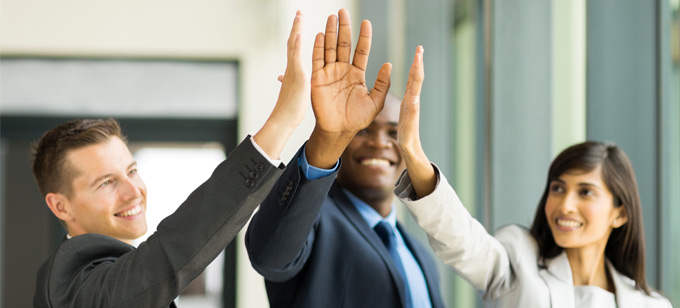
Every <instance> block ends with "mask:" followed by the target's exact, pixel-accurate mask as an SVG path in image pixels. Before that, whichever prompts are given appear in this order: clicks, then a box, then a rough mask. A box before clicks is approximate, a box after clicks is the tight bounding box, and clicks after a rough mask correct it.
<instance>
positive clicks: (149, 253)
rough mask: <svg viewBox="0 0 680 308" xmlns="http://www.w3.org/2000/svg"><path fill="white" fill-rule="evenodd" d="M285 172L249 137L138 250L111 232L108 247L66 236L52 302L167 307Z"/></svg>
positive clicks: (54, 278)
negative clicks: (119, 240) (259, 150)
mask: <svg viewBox="0 0 680 308" xmlns="http://www.w3.org/2000/svg"><path fill="white" fill-rule="evenodd" d="M281 173H282V170H280V169H278V168H277V167H275V166H272V165H271V164H270V163H269V162H268V160H267V158H265V157H263V156H262V155H261V154H260V153H259V152H258V151H257V150H256V149H255V148H254V147H253V144H252V141H251V138H248V139H247V140H244V141H243V142H241V144H240V145H239V146H238V147H237V148H236V149H235V150H234V151H233V152H232V153H231V155H229V157H228V158H227V159H226V160H225V161H224V162H222V163H221V164H220V165H219V166H218V167H217V168H216V169H215V171H214V172H213V174H212V175H211V177H210V178H209V179H208V180H207V181H206V182H205V183H203V184H202V185H201V186H199V187H198V188H197V189H196V190H194V191H193V192H192V193H191V194H190V195H189V197H188V198H187V200H186V201H184V203H183V204H182V205H181V206H180V207H179V208H178V210H177V211H176V212H175V213H174V214H172V215H170V216H168V217H167V218H165V219H164V220H163V221H161V223H160V224H159V225H158V229H157V231H156V232H155V233H154V234H153V235H152V236H151V237H149V238H148V240H147V241H145V242H144V243H142V244H140V245H139V247H138V248H137V249H135V250H132V247H130V246H129V245H127V244H125V243H122V242H118V244H117V246H116V244H115V243H116V241H115V240H113V239H111V240H112V241H113V243H114V244H113V245H107V247H108V248H104V249H101V247H100V248H99V249H98V247H97V244H98V243H97V242H98V241H96V240H95V241H93V240H92V239H93V237H89V239H90V240H89V242H90V243H91V244H90V247H89V248H88V247H87V246H83V245H76V244H78V243H83V240H80V241H79V238H80V237H74V238H73V239H71V240H68V241H67V242H66V243H64V244H62V246H64V245H65V244H66V246H65V247H64V248H60V249H59V252H58V253H57V256H56V257H55V258H54V264H52V265H50V266H51V268H52V269H51V275H50V278H49V279H50V281H49V282H48V285H49V291H48V293H49V297H50V301H51V305H52V306H53V307H163V306H165V307H167V306H168V305H169V304H170V303H171V302H172V301H173V300H174V299H175V298H176V297H177V296H178V295H179V294H180V293H181V291H182V290H183V289H184V288H185V287H186V286H187V285H188V284H189V283H190V282H191V281H192V280H193V279H195V278H196V277H197V276H198V275H199V274H200V273H201V272H202V271H203V270H204V269H205V267H206V266H207V265H208V264H209V263H210V262H211V261H212V260H214V259H215V257H217V255H218V254H219V253H220V252H221V251H222V250H224V248H225V247H226V246H227V244H229V242H231V240H232V239H233V238H234V236H235V235H236V234H237V232H238V231H239V230H240V229H241V228H242V227H243V226H244V225H245V223H246V221H247V220H248V218H250V216H251V214H252V212H253V211H254V210H255V208H256V207H257V206H258V204H259V203H260V202H261V201H262V200H263V199H264V198H265V197H266V196H267V194H268V193H269V191H270V190H271V188H272V185H273V184H274V183H275V181H276V180H277V179H278V177H279V175H280V174H281ZM87 236H88V235H85V237H83V239H88V237H87ZM70 241H73V242H70ZM102 241H104V240H102ZM109 244H110V242H109ZM74 245H76V246H74ZM99 246H102V245H99ZM118 246H120V247H118ZM123 246H127V247H128V248H127V249H128V251H127V252H126V247H123ZM130 250H131V251H130ZM125 252H126V253H125ZM118 256H120V257H118Z"/></svg>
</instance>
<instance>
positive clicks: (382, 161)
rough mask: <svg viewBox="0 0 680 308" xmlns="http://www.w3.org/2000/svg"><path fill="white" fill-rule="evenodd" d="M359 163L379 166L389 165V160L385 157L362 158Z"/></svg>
mask: <svg viewBox="0 0 680 308" xmlns="http://www.w3.org/2000/svg"><path fill="white" fill-rule="evenodd" d="M361 165H362V166H380V167H389V166H390V162H389V161H388V160H387V159H381V158H367V159H362V160H361Z"/></svg>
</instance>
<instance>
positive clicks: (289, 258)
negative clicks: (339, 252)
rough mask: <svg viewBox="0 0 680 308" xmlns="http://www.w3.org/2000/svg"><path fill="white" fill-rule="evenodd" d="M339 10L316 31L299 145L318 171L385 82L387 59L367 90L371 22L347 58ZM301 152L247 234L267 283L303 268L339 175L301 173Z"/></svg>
mask: <svg viewBox="0 0 680 308" xmlns="http://www.w3.org/2000/svg"><path fill="white" fill-rule="evenodd" d="M338 15H339V18H338V16H335V15H331V16H330V17H328V22H327V25H326V33H325V34H321V33H319V34H318V35H317V36H316V41H315V42H314V51H313V61H314V62H313V72H312V83H311V84H312V89H311V94H312V107H313V109H314V116H315V117H316V126H315V128H314V131H313V132H312V135H311V137H310V139H309V142H307V144H306V145H305V146H304V147H303V149H304V151H305V152H304V153H305V156H306V159H307V162H308V164H309V165H310V166H313V167H317V168H322V169H331V168H333V166H336V167H337V165H336V164H337V162H338V159H339V157H340V155H341V154H342V152H343V151H344V150H345V147H346V146H347V144H349V142H350V141H351V140H352V138H353V137H354V135H355V134H356V133H357V132H358V131H359V130H361V129H364V128H366V127H367V126H368V125H369V124H370V123H371V122H372V121H373V119H374V118H375V117H376V115H377V114H378V113H379V112H380V110H382V107H383V105H384V101H385V95H386V93H387V90H388V89H389V84H390V79H389V78H390V70H391V66H390V64H388V63H387V64H385V65H383V67H382V68H381V70H380V72H379V73H378V80H377V81H376V83H375V87H374V89H373V91H371V92H369V91H368V89H367V88H366V85H365V83H366V82H365V71H366V63H367V61H368V54H369V52H370V47H371V23H370V22H368V21H363V22H362V24H361V30H360V36H359V40H358V43H357V46H356V51H355V53H354V61H353V62H352V63H350V62H349V60H350V52H351V51H350V49H351V42H352V33H351V29H350V17H349V13H348V12H347V11H346V10H344V9H342V10H340V12H339V13H338ZM338 22H339V26H338ZM299 157H302V153H301V152H298V155H296V157H294V158H293V160H292V161H291V162H290V164H289V165H288V167H287V168H286V171H285V172H284V174H283V175H282V176H281V178H280V179H279V181H278V182H277V184H276V185H275V186H274V189H273V190H272V192H271V194H270V195H269V196H268V197H267V199H265V201H264V202H263V203H262V205H261V206H260V210H259V211H258V212H257V213H256V214H255V216H254V217H253V220H252V221H251V223H250V225H249V227H248V233H247V234H246V247H247V248H248V255H249V257H250V260H251V263H252V265H253V267H254V268H255V269H256V270H257V271H258V272H259V273H260V274H262V275H263V276H264V277H265V278H266V279H268V280H270V281H286V280H288V279H290V278H292V277H293V276H295V275H296V274H297V273H298V272H299V271H300V270H301V269H302V268H303V267H304V265H305V263H306V262H307V258H308V257H309V254H310V253H311V250H312V248H313V245H314V235H315V232H314V223H315V221H316V219H317V218H318V214H319V211H320V209H321V205H322V203H323V201H324V199H325V198H326V195H327V194H328V191H329V190H330V187H331V185H332V184H333V180H334V179H335V175H336V172H332V173H331V175H329V176H325V177H322V178H319V179H310V178H308V177H307V174H306V172H305V171H303V170H301V168H300V165H299V164H298V158H299ZM335 170H337V169H335Z"/></svg>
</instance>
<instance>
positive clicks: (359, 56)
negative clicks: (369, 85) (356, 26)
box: [352, 20, 373, 72]
mask: <svg viewBox="0 0 680 308" xmlns="http://www.w3.org/2000/svg"><path fill="white" fill-rule="evenodd" d="M372 32H373V29H372V27H371V22H370V21H368V20H364V21H362V22H361V30H360V31H359V42H357V48H356V49H355V50H354V60H353V62H352V64H354V66H356V67H358V68H359V69H361V70H362V71H364V72H365V71H366V65H367V64H368V54H369V52H370V51H371V35H372Z"/></svg>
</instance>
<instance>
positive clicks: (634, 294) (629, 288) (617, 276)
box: [606, 260, 644, 308]
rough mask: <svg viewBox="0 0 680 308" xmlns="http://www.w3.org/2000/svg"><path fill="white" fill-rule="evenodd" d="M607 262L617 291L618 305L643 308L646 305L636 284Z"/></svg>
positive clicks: (622, 307) (623, 307) (624, 307)
mask: <svg viewBox="0 0 680 308" xmlns="http://www.w3.org/2000/svg"><path fill="white" fill-rule="evenodd" d="M606 262H607V268H608V269H609V273H610V274H611V276H612V281H613V282H614V288H615V289H616V305H617V306H618V307H621V308H626V307H642V306H643V304H644V303H643V298H642V292H640V291H638V290H637V289H635V287H634V286H635V282H633V281H632V280H631V279H630V278H628V277H626V276H625V275H623V274H621V273H619V272H618V271H617V270H616V269H615V268H614V266H613V265H612V264H611V263H610V262H609V260H606Z"/></svg>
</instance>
